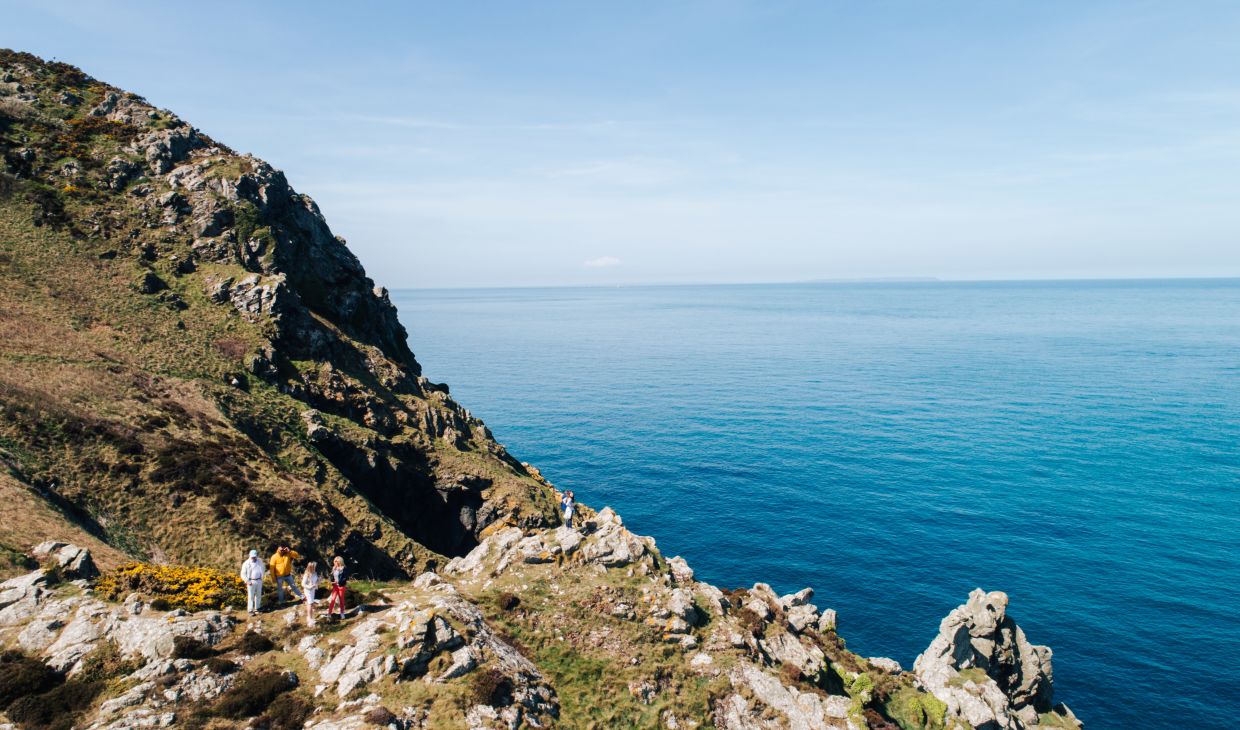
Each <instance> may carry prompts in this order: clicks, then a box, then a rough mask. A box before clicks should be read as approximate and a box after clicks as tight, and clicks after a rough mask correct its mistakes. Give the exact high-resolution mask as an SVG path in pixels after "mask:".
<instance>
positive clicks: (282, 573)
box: [267, 545, 303, 603]
mask: <svg viewBox="0 0 1240 730" xmlns="http://www.w3.org/2000/svg"><path fill="white" fill-rule="evenodd" d="M294 560H301V556H300V555H298V554H297V551H296V550H290V549H289V547H288V545H281V546H280V547H279V548H277V549H276V551H275V554H273V555H272V556H271V560H269V561H267V562H268V565H269V566H270V567H271V577H272V579H273V580H275V582H276V603H284V586H285V585H286V584H287V585H288V589H289V592H291V593H292V594H293V595H295V596H297V600H299V601H300V600H302V598H303V596H302V595H301V591H299V590H297V581H296V580H294V579H293V561H294Z"/></svg>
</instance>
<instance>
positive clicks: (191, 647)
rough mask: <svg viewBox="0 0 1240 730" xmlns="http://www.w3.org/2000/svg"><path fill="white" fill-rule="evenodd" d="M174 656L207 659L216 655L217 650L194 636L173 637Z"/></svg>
mask: <svg viewBox="0 0 1240 730" xmlns="http://www.w3.org/2000/svg"><path fill="white" fill-rule="evenodd" d="M172 656H173V657H175V658H177V659H207V658H209V657H213V656H215V650H214V649H212V648H211V647H210V646H208V645H207V643H206V642H204V641H202V640H201V639H195V638H194V637H192V636H174V637H172Z"/></svg>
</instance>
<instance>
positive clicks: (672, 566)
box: [667, 555, 693, 585]
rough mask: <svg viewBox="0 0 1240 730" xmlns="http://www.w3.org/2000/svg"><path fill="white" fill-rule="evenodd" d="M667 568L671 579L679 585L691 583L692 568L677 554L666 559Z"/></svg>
mask: <svg viewBox="0 0 1240 730" xmlns="http://www.w3.org/2000/svg"><path fill="white" fill-rule="evenodd" d="M667 569H668V570H669V571H670V572H671V574H672V580H674V581H676V582H677V583H679V584H681V585H690V584H691V583H693V568H690V567H689V563H687V562H686V561H685V559H684V558H682V557H680V556H679V555H678V556H676V557H674V558H668V559H667Z"/></svg>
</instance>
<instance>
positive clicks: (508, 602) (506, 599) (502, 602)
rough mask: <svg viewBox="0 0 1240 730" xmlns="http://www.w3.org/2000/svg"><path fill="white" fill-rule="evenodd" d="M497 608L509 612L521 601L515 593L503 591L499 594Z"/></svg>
mask: <svg viewBox="0 0 1240 730" xmlns="http://www.w3.org/2000/svg"><path fill="white" fill-rule="evenodd" d="M498 603H499V607H500V608H501V609H502V610H504V611H511V610H512V609H514V608H516V607H517V606H520V605H521V599H520V598H519V597H518V596H517V595H516V594H515V593H509V592H508V591H504V592H503V593H501V594H499V601H498Z"/></svg>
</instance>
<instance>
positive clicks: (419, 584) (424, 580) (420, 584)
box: [413, 571, 443, 589]
mask: <svg viewBox="0 0 1240 730" xmlns="http://www.w3.org/2000/svg"><path fill="white" fill-rule="evenodd" d="M442 583H443V578H440V577H439V575H438V574H437V573H433V572H429V571H428V572H426V573H423V574H421V575H419V576H418V577H417V578H415V579H414V581H413V586H414V587H415V588H424V589H425V588H433V587H435V586H437V585H441V584H442Z"/></svg>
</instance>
